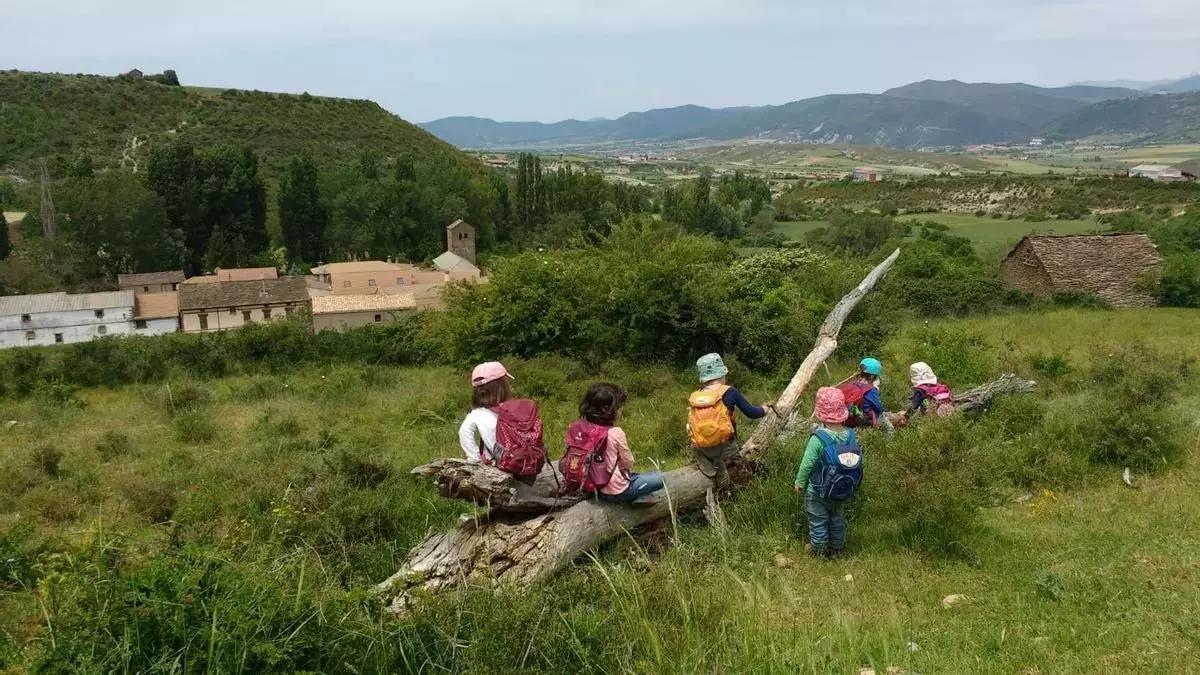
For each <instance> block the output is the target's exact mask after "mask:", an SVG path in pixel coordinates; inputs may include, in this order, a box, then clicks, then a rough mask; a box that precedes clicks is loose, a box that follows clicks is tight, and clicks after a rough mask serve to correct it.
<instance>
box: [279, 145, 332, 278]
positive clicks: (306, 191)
mask: <svg viewBox="0 0 1200 675" xmlns="http://www.w3.org/2000/svg"><path fill="white" fill-rule="evenodd" d="M279 225H280V228H281V229H282V230H283V242H284V246H286V247H287V251H288V260H289V261H290V262H292V263H293V264H295V263H298V262H307V263H317V262H322V261H323V260H324V259H325V229H326V228H327V227H328V226H329V209H328V207H327V206H326V205H325V203H324V200H323V199H322V198H321V187H320V185H319V183H318V180H317V166H316V164H314V163H313V161H312V159H311V158H308V157H300V158H293V159H292V160H291V161H290V162H288V165H287V168H286V169H285V170H284V174H283V178H282V179H281V181H280V185H279Z"/></svg>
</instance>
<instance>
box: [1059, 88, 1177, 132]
mask: <svg viewBox="0 0 1200 675" xmlns="http://www.w3.org/2000/svg"><path fill="white" fill-rule="evenodd" d="M1043 131H1044V132H1045V134H1046V135H1047V136H1048V137H1049V138H1053V139H1060V140H1067V139H1081V138H1093V137H1096V138H1103V139H1107V140H1115V141H1121V142H1125V143H1193V142H1196V141H1200V92H1193V93H1187V94H1159V95H1157V96H1146V97H1143V98H1134V99H1123V100H1117V101H1103V102H1101V103H1097V104H1095V105H1093V106H1089V107H1087V108H1084V109H1083V110H1079V111H1077V112H1075V113H1071V114H1069V115H1066V116H1064V117H1062V118H1060V119H1058V120H1055V121H1054V122H1052V123H1050V124H1048V125H1047V126H1046V127H1045V128H1044V130H1043Z"/></svg>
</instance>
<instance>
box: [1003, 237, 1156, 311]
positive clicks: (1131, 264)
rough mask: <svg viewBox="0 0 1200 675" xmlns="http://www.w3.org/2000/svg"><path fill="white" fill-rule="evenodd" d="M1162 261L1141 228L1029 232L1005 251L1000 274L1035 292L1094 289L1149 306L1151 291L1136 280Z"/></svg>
mask: <svg viewBox="0 0 1200 675" xmlns="http://www.w3.org/2000/svg"><path fill="white" fill-rule="evenodd" d="M1160 264H1162V256H1160V255H1159V254H1158V249H1157V248H1155V246H1154V242H1152V241H1150V237H1147V236H1146V235H1144V234H1084V235H1072V236H1053V235H1046V236H1035V235H1031V236H1028V237H1025V238H1024V239H1022V240H1021V241H1020V243H1018V244H1017V245H1016V246H1015V247H1014V248H1013V250H1012V251H1010V252H1009V254H1008V257H1007V258H1005V259H1004V262H1003V264H1002V265H1001V268H1000V274H1001V277H1002V278H1003V280H1004V284H1005V285H1006V286H1007V287H1009V288H1013V289H1016V290H1018V291H1023V292H1025V293H1030V294H1032V295H1036V296H1039V297H1046V296H1049V295H1052V294H1054V293H1063V292H1075V293H1093V294H1095V295H1098V296H1100V297H1102V298H1104V299H1105V300H1107V301H1108V302H1109V304H1111V305H1112V306H1113V307H1148V306H1151V305H1154V304H1155V299H1154V296H1153V295H1151V294H1150V293H1149V292H1147V291H1146V290H1143V289H1142V288H1141V287H1140V284H1139V281H1140V280H1141V278H1142V277H1143V276H1144V275H1145V274H1146V272H1149V271H1151V270H1153V269H1155V268H1157V267H1158V266H1159V265H1160Z"/></svg>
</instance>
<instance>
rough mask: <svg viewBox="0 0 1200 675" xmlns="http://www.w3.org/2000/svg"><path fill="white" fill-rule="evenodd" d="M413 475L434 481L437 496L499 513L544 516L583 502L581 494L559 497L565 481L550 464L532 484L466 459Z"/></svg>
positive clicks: (445, 461)
mask: <svg viewBox="0 0 1200 675" xmlns="http://www.w3.org/2000/svg"><path fill="white" fill-rule="evenodd" d="M411 473H412V474H414V475H417V476H429V477H431V478H433V480H434V482H435V483H437V488H438V494H440V495H441V496H443V497H446V498H447V499H462V500H466V501H469V502H474V503H475V504H478V505H480V506H485V507H488V508H491V509H492V510H493V511H494V512H497V513H545V512H547V511H553V510H555V509H563V508H566V507H568V506H573V505H575V504H577V503H578V502H580V501H582V500H583V498H584V496H583V495H581V494H567V495H560V494H559V493H560V492H561V491H562V490H561V489H560V486H561V485H562V479H561V477H560V476H559V475H558V469H557V467H555V466H554V463H553V462H547V463H546V466H544V467H542V472H541V473H539V474H538V475H537V478H536V479H535V480H534V481H533V482H532V483H523V482H521V481H519V480H517V479H516V478H514V477H513V476H512V475H511V474H507V473H504V472H503V471H501V470H500V469H497V468H496V467H493V466H484V465H482V464H474V463H471V462H468V461H467V460H465V459H452V458H442V459H435V460H433V461H432V462H430V463H428V464H422V465H421V466H418V467H417V468H415V469H413V470H412V471H411Z"/></svg>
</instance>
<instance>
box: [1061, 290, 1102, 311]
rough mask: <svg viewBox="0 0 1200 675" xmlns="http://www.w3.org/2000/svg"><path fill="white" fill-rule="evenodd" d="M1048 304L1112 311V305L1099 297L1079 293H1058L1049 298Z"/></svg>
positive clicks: (1092, 294)
mask: <svg viewBox="0 0 1200 675" xmlns="http://www.w3.org/2000/svg"><path fill="white" fill-rule="evenodd" d="M1050 302H1051V304H1053V305H1055V306H1056V307H1076V308H1079V309H1112V305H1111V304H1109V302H1108V301H1107V300H1105V299H1104V298H1102V297H1100V296H1099V295H1096V294H1095V293H1081V292H1079V291H1059V292H1057V293H1055V294H1053V295H1051V296H1050Z"/></svg>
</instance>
